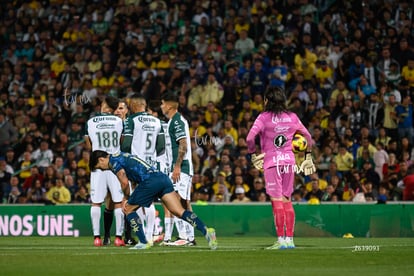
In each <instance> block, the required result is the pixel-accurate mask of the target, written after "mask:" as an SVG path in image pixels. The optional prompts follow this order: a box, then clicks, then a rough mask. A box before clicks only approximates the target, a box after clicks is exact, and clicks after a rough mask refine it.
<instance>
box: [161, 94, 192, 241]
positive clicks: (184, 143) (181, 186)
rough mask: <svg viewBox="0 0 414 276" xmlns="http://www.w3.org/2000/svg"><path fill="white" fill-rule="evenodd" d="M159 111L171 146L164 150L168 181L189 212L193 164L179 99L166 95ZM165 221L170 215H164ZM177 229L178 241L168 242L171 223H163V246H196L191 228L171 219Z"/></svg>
mask: <svg viewBox="0 0 414 276" xmlns="http://www.w3.org/2000/svg"><path fill="white" fill-rule="evenodd" d="M161 111H162V113H163V114H164V115H165V116H166V117H167V118H168V119H169V121H168V134H169V136H170V143H171V147H170V148H167V150H170V151H171V153H170V154H169V155H170V156H172V162H171V165H172V166H171V174H170V177H171V180H172V182H173V184H174V189H175V190H176V192H177V193H178V195H179V196H180V198H181V204H182V206H183V208H184V209H186V210H188V211H192V208H191V204H190V201H191V185H192V181H191V178H192V176H193V163H192V159H191V141H190V131H189V127H188V122H187V120H186V119H185V118H184V117H183V116H182V115H181V114H180V113H179V112H178V97H177V96H176V95H175V94H173V93H165V94H164V95H163V97H162V99H161ZM165 217H166V220H168V218H170V220H172V219H171V218H172V215H171V214H170V213H169V212H166V214H165ZM174 222H175V225H176V227H177V230H178V235H179V237H178V240H176V241H175V242H174V243H171V235H172V226H173V224H172V223H171V224H170V223H169V224H167V223H165V236H164V243H163V244H165V245H190V246H191V245H195V239H194V228H193V227H191V225H190V224H188V223H187V222H185V221H183V220H180V219H179V218H174Z"/></svg>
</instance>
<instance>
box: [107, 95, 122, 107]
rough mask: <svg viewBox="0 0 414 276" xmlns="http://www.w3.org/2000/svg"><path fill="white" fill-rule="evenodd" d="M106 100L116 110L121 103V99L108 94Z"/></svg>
mask: <svg viewBox="0 0 414 276" xmlns="http://www.w3.org/2000/svg"><path fill="white" fill-rule="evenodd" d="M105 102H106V104H107V105H108V106H109V108H110V109H112V110H116V109H117V108H118V105H119V99H118V98H115V97H113V96H106V97H105Z"/></svg>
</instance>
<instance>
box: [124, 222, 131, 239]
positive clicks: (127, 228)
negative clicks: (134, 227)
mask: <svg viewBox="0 0 414 276" xmlns="http://www.w3.org/2000/svg"><path fill="white" fill-rule="evenodd" d="M124 232H125V240H130V239H132V236H131V225H130V224H129V221H128V219H127V218H126V216H124Z"/></svg>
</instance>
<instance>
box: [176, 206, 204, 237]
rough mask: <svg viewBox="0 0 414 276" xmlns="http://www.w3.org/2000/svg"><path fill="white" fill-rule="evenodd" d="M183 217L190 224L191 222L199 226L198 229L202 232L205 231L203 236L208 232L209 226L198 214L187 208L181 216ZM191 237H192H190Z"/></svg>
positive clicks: (194, 225) (192, 224) (196, 226)
mask: <svg viewBox="0 0 414 276" xmlns="http://www.w3.org/2000/svg"><path fill="white" fill-rule="evenodd" d="M181 218H182V219H183V220H184V221H186V222H188V223H189V224H191V226H193V227H195V228H197V229H198V230H200V231H201V233H203V236H205V235H206V234H207V227H206V225H205V224H204V223H203V222H202V221H201V220H200V219H199V218H198V217H197V215H196V214H195V213H193V212H191V211H188V210H185V211H184V213H183V215H182V216H181ZM189 238H191V237H189ZM192 238H193V240H194V231H193V236H192Z"/></svg>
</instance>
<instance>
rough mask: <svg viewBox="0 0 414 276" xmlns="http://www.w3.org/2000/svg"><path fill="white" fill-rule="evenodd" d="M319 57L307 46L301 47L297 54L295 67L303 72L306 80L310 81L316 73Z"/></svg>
mask: <svg viewBox="0 0 414 276" xmlns="http://www.w3.org/2000/svg"><path fill="white" fill-rule="evenodd" d="M317 60H318V57H317V56H316V55H315V54H314V53H312V52H311V51H310V50H308V49H306V48H300V49H299V52H298V53H297V54H296V55H295V69H296V72H297V73H302V74H303V77H304V79H305V80H306V81H310V80H311V79H312V77H313V76H314V75H315V73H316V61H317Z"/></svg>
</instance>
